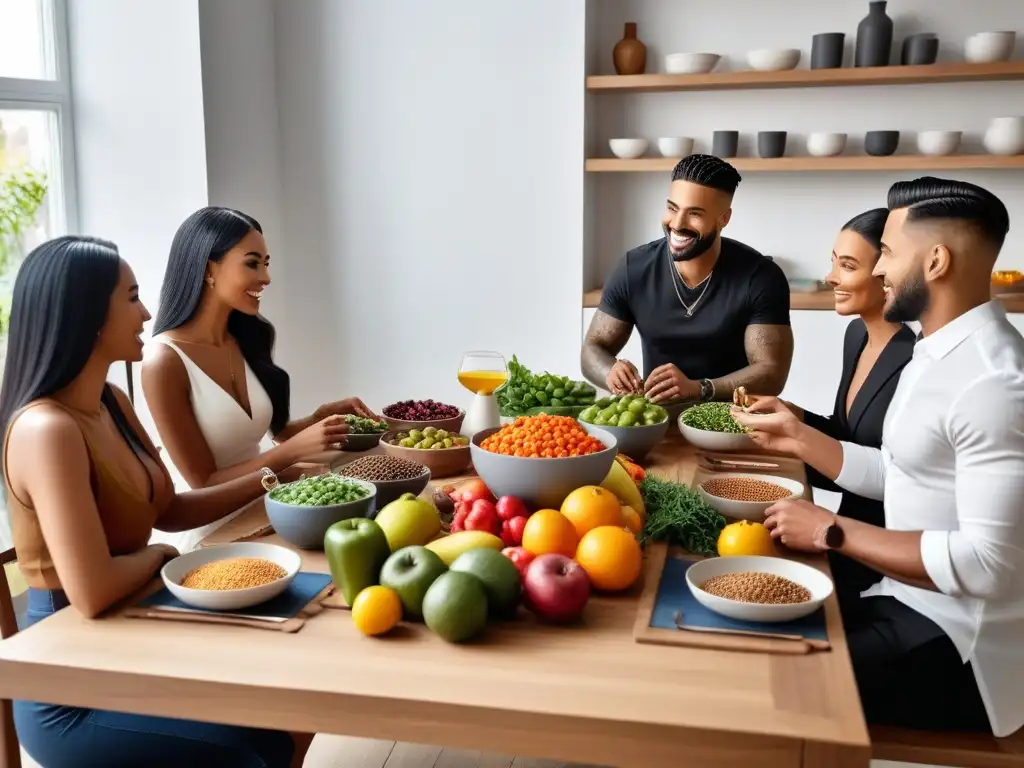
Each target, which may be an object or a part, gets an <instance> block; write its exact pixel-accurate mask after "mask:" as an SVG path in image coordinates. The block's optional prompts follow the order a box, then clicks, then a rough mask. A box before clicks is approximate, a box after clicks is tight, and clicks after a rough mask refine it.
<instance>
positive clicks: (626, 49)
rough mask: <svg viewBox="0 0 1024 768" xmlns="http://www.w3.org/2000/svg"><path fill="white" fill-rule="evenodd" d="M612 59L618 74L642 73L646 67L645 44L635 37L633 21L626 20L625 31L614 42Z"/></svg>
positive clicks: (634, 23)
mask: <svg viewBox="0 0 1024 768" xmlns="http://www.w3.org/2000/svg"><path fill="white" fill-rule="evenodd" d="M612 60H613V61H614V62H615V72H616V74H619V75H642V74H643V73H644V70H645V69H647V46H646V45H644V44H643V43H642V42H640V40H639V39H637V36H636V22H635V21H627V22H626V31H625V32H624V33H623V35H622V39H621V40H619V42H617V43H616V44H615V49H614V50H613V51H612Z"/></svg>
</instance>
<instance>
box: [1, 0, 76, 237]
mask: <svg viewBox="0 0 1024 768" xmlns="http://www.w3.org/2000/svg"><path fill="white" fill-rule="evenodd" d="M42 2H43V9H44V12H49V14H50V23H51V28H52V30H53V34H52V36H48V37H49V38H51V39H47V41H46V43H47V45H48V46H50V47H52V50H50V51H49V54H50V56H51V57H52V60H53V64H54V79H52V80H34V79H26V78H17V77H3V76H0V110H25V111H29V112H39V111H47V112H53V113H54V114H55V116H56V125H57V131H56V140H57V146H56V147H55V148H54V149H55V151H56V157H57V158H59V165H60V167H59V173H60V178H59V179H58V182H59V183H58V185H57V190H58V191H59V192H60V193H61V197H62V201H61V202H62V204H61V205H59V206H58V207H57V210H58V212H59V214H60V218H59V219H58V221H57V222H56V224H58V225H59V226H61V228H62V229H63V232H55V233H54V234H55V235H56V234H64V233H75V232H78V185H77V180H76V166H75V134H74V117H73V109H72V98H71V50H70V47H69V43H68V8H67V0H42ZM52 189H53V187H52V186H51V191H52ZM47 194H50V192H49V191H48V192H47Z"/></svg>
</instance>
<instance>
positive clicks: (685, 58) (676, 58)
mask: <svg viewBox="0 0 1024 768" xmlns="http://www.w3.org/2000/svg"><path fill="white" fill-rule="evenodd" d="M721 58H722V57H721V56H719V55H718V54H717V53H670V54H668V56H666V57H665V71H666V72H668V73H669V74H670V75H703V74H704V73H706V72H710V71H711V70H712V69H714V68H715V66H717V64H718V62H719V61H720V60H721Z"/></svg>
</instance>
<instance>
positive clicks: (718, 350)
mask: <svg viewBox="0 0 1024 768" xmlns="http://www.w3.org/2000/svg"><path fill="white" fill-rule="evenodd" d="M739 182H740V175H739V174H738V173H737V172H736V169H735V168H733V167H732V166H731V165H730V164H729V163H727V162H725V161H724V160H721V159H719V158H717V157H712V156H710V155H690V156H689V157H685V158H683V159H682V160H680V161H679V163H678V164H677V165H676V167H675V170H673V172H672V184H671V186H670V187H669V195H668V201H667V207H666V210H665V213H664V215H663V216H662V220H661V222H662V226H663V228H664V230H665V236H664V237H663V238H660V239H658V240H655V241H654V242H652V243H647V244H646V245H641V246H640V247H638V248H634V249H633V250H632V251H630V252H629V253H627V254H626V257H625V258H624V259H623V260H622V261H621V262H620V263H619V265H618V267H617V268H616V269H615V272H614V273H613V274H612V276H611V278H610V279H609V280H608V282H607V283H606V284H605V286H604V290H603V292H602V295H601V305H600V307H599V308H598V310H597V313H596V314H595V315H594V319H593V321H591V323H590V329H589V330H588V331H587V337H586V339H585V340H584V342H583V351H582V354H581V363H582V367H583V373H584V375H585V376H586V377H587V379H589V380H590V381H591V382H592V383H593V384H594V385H595V386H599V387H604V388H606V389H608V390H609V391H611V392H612V393H613V394H621V393H626V392H645V393H646V394H647V396H648V397H650V398H651V399H652V400H654V401H656V402H659V403H666V402H678V401H683V400H690V401H692V400H701V401H707V400H731V399H732V393H733V390H734V389H736V388H737V387H740V386H743V387H746V389H747V390H748V391H750V392H756V393H757V394H772V395H777V394H779V393H780V392H782V389H783V387H785V385H786V378H787V377H788V376H789V366H790V363H791V362H792V359H793V332H792V329H791V328H790V325H789V283H788V282H787V280H786V276H785V275H784V274H783V273H782V270H781V269H780V268H779V266H778V265H777V264H775V262H773V261H772V260H771V259H769V258H766V257H765V256H762V255H761V254H760V253H758V252H757V251H755V250H754V249H753V248H750V247H748V246H746V245H744V244H742V243H739V242H737V241H735V240H730V239H728V238H724V237H722V236H721V230H722V229H723V228H724V227H725V226H726V225H727V224H728V223H729V219H730V217H731V216H732V198H733V193H734V192H735V191H736V187H737V186H738V184H739ZM634 327H635V328H636V329H637V330H638V331H639V332H640V339H641V342H642V344H643V357H644V359H643V364H644V372H643V377H641V376H640V372H639V371H638V370H637V368H636V366H635V365H633V363H631V362H630V361H628V360H619V359H616V355H617V354H618V353H619V352H620V351H621V350H622V348H623V347H624V346H625V344H626V342H627V341H628V340H629V337H630V334H631V333H632V332H633V328H634Z"/></svg>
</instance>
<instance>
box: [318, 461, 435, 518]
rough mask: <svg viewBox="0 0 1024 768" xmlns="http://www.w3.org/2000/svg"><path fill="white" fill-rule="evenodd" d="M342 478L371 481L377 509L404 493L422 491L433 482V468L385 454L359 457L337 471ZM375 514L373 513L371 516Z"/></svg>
mask: <svg viewBox="0 0 1024 768" xmlns="http://www.w3.org/2000/svg"><path fill="white" fill-rule="evenodd" d="M336 471H337V473H338V474H339V475H342V476H343V477H350V478H354V479H358V480H361V481H363V482H366V483H370V484H371V485H372V486H373V487H374V488H375V489H376V496H375V497H374V507H375V512H376V511H377V510H381V509H383V508H384V507H386V506H387V505H388V504H390V503H391V502H392V501H394V500H395V499H397V498H398V497H399V496H401V495H402V494H403V493H414V494H416V495H417V496H418V495H419V494H421V493H423V489H424V488H426V487H427V483H428V482H429V481H430V470H429V469H428V468H427V467H426V466H424V465H423V464H420V463H418V462H415V461H409V460H408V459H403V458H401V457H399V456H389V455H388V454H386V453H378V454H370V455H368V456H360V457H359V458H358V459H355V460H354V461H350V462H348V463H347V464H342V465H341V466H340V467H338V469H337V470H336ZM370 516H372V515H370Z"/></svg>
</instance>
